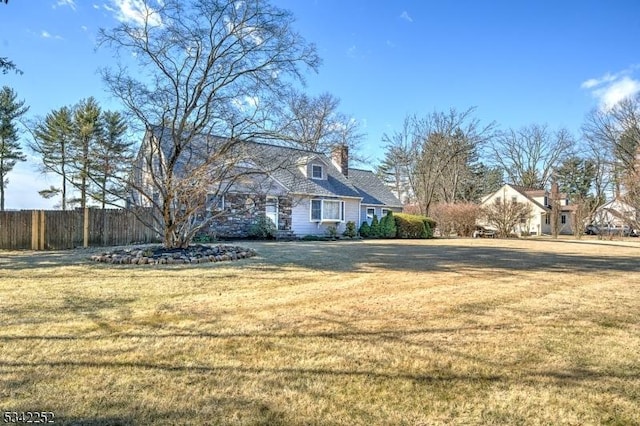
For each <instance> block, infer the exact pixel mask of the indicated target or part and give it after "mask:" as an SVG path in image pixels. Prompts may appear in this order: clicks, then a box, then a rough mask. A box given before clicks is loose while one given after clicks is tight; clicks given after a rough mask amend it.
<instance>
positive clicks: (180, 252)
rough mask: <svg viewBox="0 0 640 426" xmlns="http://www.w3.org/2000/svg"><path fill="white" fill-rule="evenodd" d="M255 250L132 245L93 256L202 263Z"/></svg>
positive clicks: (114, 261) (247, 254) (156, 262)
mask: <svg viewBox="0 0 640 426" xmlns="http://www.w3.org/2000/svg"><path fill="white" fill-rule="evenodd" d="M255 255H256V252H255V250H253V249H249V248H244V247H238V246H231V245H216V246H208V245H201V244H197V245H192V246H189V247H188V248H185V249H165V248H164V247H162V246H150V247H146V248H140V247H132V248H125V249H119V250H113V251H109V252H105V253H101V254H95V255H93V256H91V260H93V261H95V262H102V263H111V264H118V265H123V264H124V265H175V264H200V263H207V262H223V261H234V260H240V259H246V258H249V257H253V256H255Z"/></svg>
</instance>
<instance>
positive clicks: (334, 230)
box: [326, 225, 338, 240]
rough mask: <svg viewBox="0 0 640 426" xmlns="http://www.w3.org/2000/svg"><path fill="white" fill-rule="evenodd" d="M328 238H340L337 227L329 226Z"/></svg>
mask: <svg viewBox="0 0 640 426" xmlns="http://www.w3.org/2000/svg"><path fill="white" fill-rule="evenodd" d="M326 234H327V237H329V238H331V239H332V240H335V239H336V238H337V237H338V227H337V226H336V225H329V226H327V232H326Z"/></svg>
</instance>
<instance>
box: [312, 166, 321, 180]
mask: <svg viewBox="0 0 640 426" xmlns="http://www.w3.org/2000/svg"><path fill="white" fill-rule="evenodd" d="M311 179H322V166H320V165H318V164H312V165H311Z"/></svg>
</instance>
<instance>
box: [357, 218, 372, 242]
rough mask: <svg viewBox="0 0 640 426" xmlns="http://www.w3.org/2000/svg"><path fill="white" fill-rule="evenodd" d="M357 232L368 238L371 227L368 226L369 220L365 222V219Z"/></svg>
mask: <svg viewBox="0 0 640 426" xmlns="http://www.w3.org/2000/svg"><path fill="white" fill-rule="evenodd" d="M358 233H359V234H360V236H361V237H362V238H369V236H370V235H371V227H370V226H369V222H367V221H366V220H365V221H364V222H362V225H360V229H359V230H358Z"/></svg>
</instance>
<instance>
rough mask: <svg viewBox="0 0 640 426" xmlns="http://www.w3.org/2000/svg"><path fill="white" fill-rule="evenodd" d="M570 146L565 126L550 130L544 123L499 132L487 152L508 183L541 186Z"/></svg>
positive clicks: (570, 139) (569, 136)
mask: <svg viewBox="0 0 640 426" xmlns="http://www.w3.org/2000/svg"><path fill="white" fill-rule="evenodd" d="M574 147H575V139H574V138H573V136H571V134H570V133H569V132H568V131H567V130H566V129H560V130H558V131H556V132H552V131H550V130H549V129H548V127H547V126H546V125H539V124H533V125H530V126H525V127H522V128H520V129H518V130H513V129H509V130H507V131H504V132H502V133H501V134H500V135H499V137H497V138H496V139H495V141H494V143H492V144H491V145H490V152H491V153H492V157H493V161H494V162H495V164H496V165H498V166H500V167H501V168H502V169H503V170H504V171H505V173H506V175H507V178H508V180H509V182H510V183H513V184H515V185H520V186H524V187H527V188H540V189H541V188H544V187H546V186H547V185H548V184H549V182H550V180H551V176H552V174H553V171H554V169H555V168H556V167H557V166H558V165H559V164H560V163H561V162H562V160H563V159H564V158H565V157H567V156H569V155H571V153H572V152H573V149H574Z"/></svg>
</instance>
